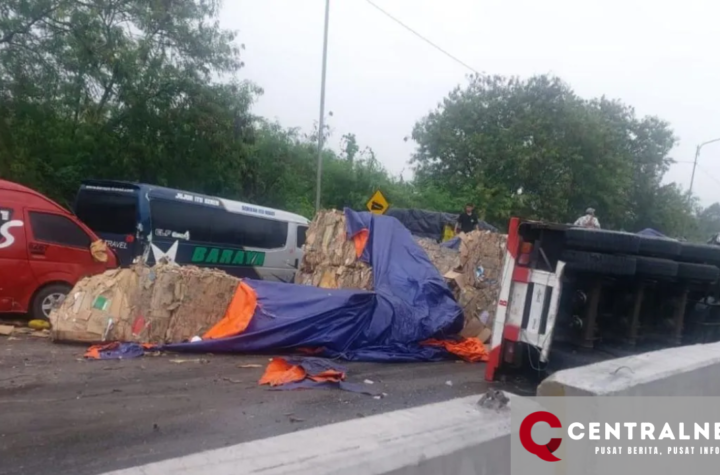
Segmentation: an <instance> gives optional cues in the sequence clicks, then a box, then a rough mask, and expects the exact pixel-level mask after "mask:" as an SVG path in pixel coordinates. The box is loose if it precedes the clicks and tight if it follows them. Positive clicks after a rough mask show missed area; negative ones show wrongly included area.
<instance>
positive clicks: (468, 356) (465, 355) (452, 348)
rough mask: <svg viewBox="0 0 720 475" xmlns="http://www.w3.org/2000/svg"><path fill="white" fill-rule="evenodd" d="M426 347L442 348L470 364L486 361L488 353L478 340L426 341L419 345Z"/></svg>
mask: <svg viewBox="0 0 720 475" xmlns="http://www.w3.org/2000/svg"><path fill="white" fill-rule="evenodd" d="M421 344H422V345H428V346H442V347H444V348H445V349H446V350H447V351H449V352H450V353H452V354H454V355H457V356H459V357H460V358H462V359H463V360H465V361H468V362H470V363H477V362H478V361H487V360H488V357H489V353H488V352H487V350H486V349H485V345H484V344H483V342H482V341H480V339H478V338H463V339H461V340H458V341H452V340H426V341H424V342H422V343H421Z"/></svg>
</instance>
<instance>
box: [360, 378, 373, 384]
mask: <svg viewBox="0 0 720 475" xmlns="http://www.w3.org/2000/svg"><path fill="white" fill-rule="evenodd" d="M363 383H365V384H375V381H373V380H372V379H366V380H365V381H363Z"/></svg>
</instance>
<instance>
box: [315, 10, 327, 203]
mask: <svg viewBox="0 0 720 475" xmlns="http://www.w3.org/2000/svg"><path fill="white" fill-rule="evenodd" d="M329 24H330V0H325V32H324V36H323V55H322V79H321V80H320V120H318V159H317V186H316V189H315V212H316V213H317V212H318V211H320V187H321V186H322V152H323V142H324V140H325V137H324V135H323V133H324V129H325V76H326V74H327V45H328V27H329Z"/></svg>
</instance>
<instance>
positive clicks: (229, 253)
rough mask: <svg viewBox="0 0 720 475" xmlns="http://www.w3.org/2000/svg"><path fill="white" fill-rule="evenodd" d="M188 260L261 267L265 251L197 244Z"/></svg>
mask: <svg viewBox="0 0 720 475" xmlns="http://www.w3.org/2000/svg"><path fill="white" fill-rule="evenodd" d="M190 261H191V262H192V263H193V264H224V265H227V266H256V267H262V266H263V265H265V253H264V252H260V251H245V250H242V249H218V248H216V247H201V246H197V247H195V249H193V254H192V258H191V259H190Z"/></svg>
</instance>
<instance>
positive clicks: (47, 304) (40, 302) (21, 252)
mask: <svg viewBox="0 0 720 475" xmlns="http://www.w3.org/2000/svg"><path fill="white" fill-rule="evenodd" d="M98 240H99V238H98V237H97V236H96V235H95V233H93V232H92V231H91V230H90V229H89V228H88V227H87V226H85V225H84V224H83V223H81V222H80V221H79V220H78V219H77V218H76V217H75V216H73V215H72V214H71V213H69V212H68V211H67V210H65V209H64V208H63V207H61V206H60V205H58V204H57V203H55V202H54V201H52V200H51V199H49V198H47V197H45V196H43V195H41V194H40V193H38V192H36V191H34V190H31V189H30V188H26V187H24V186H22V185H18V184H17V183H12V182H9V181H5V180H0V313H26V312H27V313H29V314H30V315H31V317H33V318H47V317H48V315H49V313H50V310H51V309H52V308H53V306H55V305H57V304H58V303H60V302H61V301H62V300H63V299H64V298H65V295H67V293H68V292H69V291H70V290H71V289H72V287H73V286H74V285H75V283H76V282H77V281H78V280H80V279H81V278H83V277H85V276H88V275H93V274H98V273H101V272H104V271H105V270H107V269H110V268H114V267H117V257H116V256H115V255H114V254H113V253H112V251H110V250H108V251H107V259H106V262H99V260H97V259H96V258H95V257H93V254H92V252H91V250H90V246H91V244H92V243H93V242H95V241H98Z"/></svg>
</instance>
